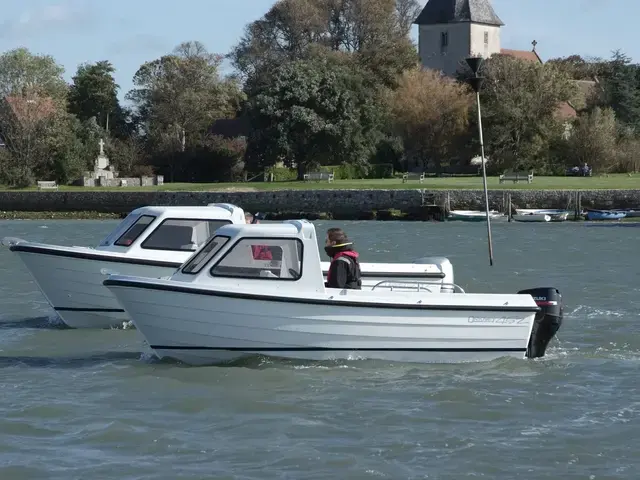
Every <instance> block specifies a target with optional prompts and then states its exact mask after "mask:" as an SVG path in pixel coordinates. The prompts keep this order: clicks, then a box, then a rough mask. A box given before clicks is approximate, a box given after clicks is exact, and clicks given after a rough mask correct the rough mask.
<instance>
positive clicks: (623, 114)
mask: <svg viewBox="0 0 640 480" xmlns="http://www.w3.org/2000/svg"><path fill="white" fill-rule="evenodd" d="M638 78H640V66H638V65H633V64H632V63H631V59H630V58H629V57H628V56H626V55H625V54H624V53H622V52H620V51H619V50H617V51H615V52H614V53H613V56H612V58H611V60H609V62H607V64H606V71H605V73H604V82H603V83H604V91H605V102H604V106H609V107H611V108H612V109H613V111H614V112H615V114H616V118H617V119H618V120H619V121H620V122H622V123H624V124H626V125H628V126H631V127H633V128H636V129H640V88H638V87H639V83H640V82H639V80H638Z"/></svg>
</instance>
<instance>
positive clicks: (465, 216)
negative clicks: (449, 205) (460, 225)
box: [447, 210, 504, 222]
mask: <svg viewBox="0 0 640 480" xmlns="http://www.w3.org/2000/svg"><path fill="white" fill-rule="evenodd" d="M500 217H504V214H502V213H500V212H496V211H495V210H491V211H490V212H489V218H491V220H494V219H496V218H500ZM447 220H462V221H465V222H483V221H486V220H487V213H486V212H483V211H480V210H451V211H450V212H449V216H448V217H447Z"/></svg>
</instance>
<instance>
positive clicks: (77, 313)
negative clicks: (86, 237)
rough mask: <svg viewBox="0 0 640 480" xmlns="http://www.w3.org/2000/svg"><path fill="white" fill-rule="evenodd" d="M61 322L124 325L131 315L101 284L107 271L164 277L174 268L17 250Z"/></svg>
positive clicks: (86, 325)
mask: <svg viewBox="0 0 640 480" xmlns="http://www.w3.org/2000/svg"><path fill="white" fill-rule="evenodd" d="M15 253H16V254H17V255H18V257H20V259H21V260H22V262H23V263H24V265H25V266H26V267H27V269H28V270H29V273H31V276H32V277H33V279H34V280H35V282H36V284H37V285H38V288H39V289H40V291H41V292H42V294H43V295H44V296H45V297H46V299H47V301H48V302H49V305H50V306H51V307H52V308H53V309H54V310H55V311H56V313H57V314H58V315H59V316H60V318H61V319H62V321H63V322H64V323H65V324H66V325H67V326H69V327H72V328H111V327H119V326H122V324H123V323H124V322H128V321H129V316H128V315H127V313H126V312H125V311H124V309H123V308H122V306H121V305H120V304H119V303H118V301H117V300H116V299H115V297H114V296H113V295H112V294H111V292H109V290H108V289H106V288H105V287H104V285H102V282H103V281H104V279H105V278H106V275H107V274H108V273H120V274H123V275H137V276H142V277H152V278H158V277H165V276H170V275H172V274H173V273H174V272H175V267H161V266H155V265H153V266H152V265H141V264H133V263H120V262H113V261H110V262H106V261H101V260H93V259H89V258H74V257H67V256H58V255H45V254H42V253H28V252H22V251H17V252H15Z"/></svg>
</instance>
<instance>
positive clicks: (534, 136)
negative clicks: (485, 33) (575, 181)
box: [474, 55, 577, 169]
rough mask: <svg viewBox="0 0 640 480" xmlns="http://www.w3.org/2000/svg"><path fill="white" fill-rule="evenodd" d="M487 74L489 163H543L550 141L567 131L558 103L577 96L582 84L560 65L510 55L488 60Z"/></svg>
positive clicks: (484, 102)
mask: <svg viewBox="0 0 640 480" xmlns="http://www.w3.org/2000/svg"><path fill="white" fill-rule="evenodd" d="M482 75H483V76H484V77H485V82H484V84H483V86H482V91H481V95H480V96H481V99H482V117H483V127H484V133H485V138H484V140H485V147H486V151H487V154H488V156H489V157H491V164H488V166H491V167H492V168H494V169H502V168H514V169H526V168H533V167H540V166H542V165H543V164H544V162H545V160H546V156H547V155H548V153H549V147H550V144H551V143H552V142H553V141H555V140H556V139H557V138H559V137H561V136H562V134H563V132H564V131H565V120H564V119H562V118H560V117H559V116H558V108H559V106H560V105H561V103H562V102H566V101H568V100H570V99H571V98H572V97H573V96H574V95H576V88H577V87H576V86H575V84H574V83H573V82H572V81H571V80H570V79H569V77H568V76H567V75H566V73H564V72H562V71H560V70H559V69H558V67H556V66H555V65H552V64H551V65H546V64H539V63H536V62H530V61H526V60H521V59H517V58H514V57H511V56H508V55H494V56H492V57H491V58H490V59H489V60H487V61H486V62H485V63H484V66H483V68H482ZM474 117H475V116H474Z"/></svg>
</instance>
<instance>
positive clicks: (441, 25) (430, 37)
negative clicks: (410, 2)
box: [414, 0, 504, 75]
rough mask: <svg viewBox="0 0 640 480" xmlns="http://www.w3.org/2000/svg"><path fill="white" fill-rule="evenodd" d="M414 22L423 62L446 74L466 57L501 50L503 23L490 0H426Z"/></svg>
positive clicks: (491, 53)
mask: <svg viewBox="0 0 640 480" xmlns="http://www.w3.org/2000/svg"><path fill="white" fill-rule="evenodd" d="M414 24H417V25H418V28H419V31H418V49H419V53H420V61H421V62H422V65H424V66H425V67H426V68H433V69H435V70H441V71H442V72H443V73H444V74H446V75H453V74H454V73H455V72H456V70H458V68H459V66H460V62H464V59H465V58H466V57H469V56H483V57H485V58H488V57H490V56H491V55H493V54H494V53H500V27H501V26H503V25H504V23H502V20H500V18H498V16H497V15H496V12H495V11H494V10H493V7H492V6H491V2H490V0H429V1H428V2H427V5H426V6H425V7H424V9H423V10H422V12H421V13H420V15H418V18H416V20H415V22H414Z"/></svg>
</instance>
